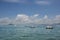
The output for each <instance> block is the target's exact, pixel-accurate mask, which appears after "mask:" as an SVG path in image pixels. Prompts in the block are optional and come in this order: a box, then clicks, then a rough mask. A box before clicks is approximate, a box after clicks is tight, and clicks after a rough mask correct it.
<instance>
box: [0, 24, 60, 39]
mask: <svg viewBox="0 0 60 40" xmlns="http://www.w3.org/2000/svg"><path fill="white" fill-rule="evenodd" d="M0 40H60V25H53V29H46V26H44V25H39V26H36V27H33V28H32V27H29V26H28V27H26V26H23V25H16V26H14V25H0Z"/></svg>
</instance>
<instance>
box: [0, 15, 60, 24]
mask: <svg viewBox="0 0 60 40" xmlns="http://www.w3.org/2000/svg"><path fill="white" fill-rule="evenodd" d="M39 17H40V15H39V14H34V15H32V16H28V15H26V14H18V15H17V16H16V18H13V19H9V18H8V17H5V18H0V24H3V25H7V24H31V23H32V24H53V23H60V15H56V16H55V17H54V18H53V19H51V18H49V17H48V16H47V15H45V16H44V17H42V18H39Z"/></svg>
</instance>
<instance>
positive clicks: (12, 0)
mask: <svg viewBox="0 0 60 40" xmlns="http://www.w3.org/2000/svg"><path fill="white" fill-rule="evenodd" d="M33 20H34V21H33ZM9 23H13V24H14V23H16V24H20V23H36V24H43V23H44V24H46V23H47V24H48V23H50V24H51V23H60V0H0V24H9Z"/></svg>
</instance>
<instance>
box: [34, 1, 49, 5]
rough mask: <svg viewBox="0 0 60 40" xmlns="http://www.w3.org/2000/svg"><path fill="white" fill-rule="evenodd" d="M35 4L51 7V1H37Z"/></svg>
mask: <svg viewBox="0 0 60 40" xmlns="http://www.w3.org/2000/svg"><path fill="white" fill-rule="evenodd" d="M35 3H36V4H40V5H49V4H50V2H49V1H40V0H37V1H35Z"/></svg>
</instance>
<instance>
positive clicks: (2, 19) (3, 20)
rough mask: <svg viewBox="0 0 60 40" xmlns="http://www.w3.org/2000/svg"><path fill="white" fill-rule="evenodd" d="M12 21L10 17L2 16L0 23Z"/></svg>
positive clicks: (5, 23)
mask: <svg viewBox="0 0 60 40" xmlns="http://www.w3.org/2000/svg"><path fill="white" fill-rule="evenodd" d="M10 22H11V20H10V19H9V18H8V17H5V18H0V24H1V25H7V24H9V23H10Z"/></svg>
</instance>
